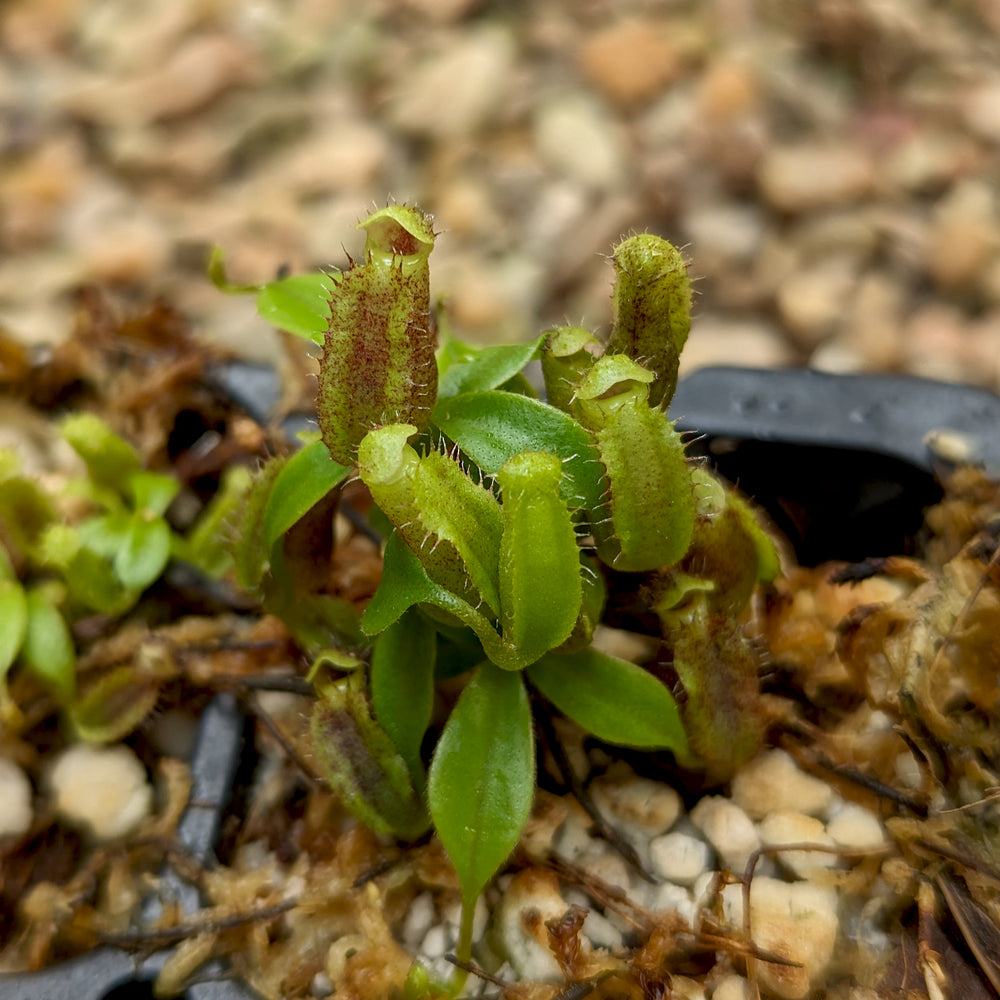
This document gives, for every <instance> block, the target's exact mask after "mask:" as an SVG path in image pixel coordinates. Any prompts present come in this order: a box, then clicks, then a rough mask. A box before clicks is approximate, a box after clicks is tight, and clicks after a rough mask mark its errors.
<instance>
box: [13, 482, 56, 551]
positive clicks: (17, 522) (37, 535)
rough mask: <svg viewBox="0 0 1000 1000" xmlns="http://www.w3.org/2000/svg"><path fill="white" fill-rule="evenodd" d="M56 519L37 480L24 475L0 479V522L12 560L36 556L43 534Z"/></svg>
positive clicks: (53, 507)
mask: <svg viewBox="0 0 1000 1000" xmlns="http://www.w3.org/2000/svg"><path fill="white" fill-rule="evenodd" d="M55 519H56V509H55V506H54V505H53V503H52V501H51V500H50V499H49V497H48V495H47V494H46V493H45V492H43V491H42V490H41V489H40V488H39V486H38V484H37V483H35V482H33V481H32V480H30V479H26V478H24V477H23V476H11V477H10V478H7V479H0V525H2V528H3V531H2V534H3V538H4V541H5V542H6V543H7V544H9V545H11V546H12V548H11V555H13V556H14V559H15V561H16V560H17V559H18V558H20V557H23V556H30V557H32V558H36V557H37V556H38V545H39V543H40V540H41V537H42V534H43V532H44V531H45V529H46V528H47V527H48V526H49V525H50V524H51V523H52V522H53V521H54V520H55Z"/></svg>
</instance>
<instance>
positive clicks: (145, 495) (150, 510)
mask: <svg viewBox="0 0 1000 1000" xmlns="http://www.w3.org/2000/svg"><path fill="white" fill-rule="evenodd" d="M127 486H128V493H129V494H130V495H131V497H132V504H133V507H134V509H135V511H136V512H137V513H142V514H144V515H145V516H146V517H147V518H153V517H162V516H163V515H164V514H165V513H166V512H167V508H168V507H169V506H170V504H171V503H173V499H174V497H175V496H177V494H178V492H180V488H181V484H180V483H179V482H177V480H176V479H174V478H173V476H165V475H163V474H162V473H160V472H146V471H142V472H136V473H134V474H133V475H131V476H129V478H128V484H127Z"/></svg>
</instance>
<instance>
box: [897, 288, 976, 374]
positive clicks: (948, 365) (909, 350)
mask: <svg viewBox="0 0 1000 1000" xmlns="http://www.w3.org/2000/svg"><path fill="white" fill-rule="evenodd" d="M965 327H966V322H965V317H964V316H963V315H962V312H961V310H960V309H958V308H956V307H955V306H952V305H947V304H945V303H942V302H931V303H928V304H927V305H925V306H921V307H919V308H918V309H917V310H916V311H915V312H914V313H913V314H912V315H911V316H910V318H909V319H908V320H907V322H906V323H905V325H904V327H903V334H902V337H901V341H902V347H903V357H904V364H905V367H906V370H907V371H908V372H910V373H911V374H913V375H923V376H924V377H925V378H937V379H943V380H945V381H953V382H959V381H961V380H962V379H963V378H964V376H965V371H966V367H965V364H964V363H963V358H964V355H965V354H966V351H967V346H968V344H967V336H966V329H965Z"/></svg>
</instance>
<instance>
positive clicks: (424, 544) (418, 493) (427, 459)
mask: <svg viewBox="0 0 1000 1000" xmlns="http://www.w3.org/2000/svg"><path fill="white" fill-rule="evenodd" d="M415 433H416V428H415V427H413V425H412V424H388V425H387V426H385V427H380V428H378V429H377V430H374V431H372V432H371V433H370V434H368V435H366V437H365V439H364V440H363V441H362V442H361V447H360V448H359V449H358V474H359V475H360V477H361V479H362V481H363V482H364V483H365V485H366V486H367V487H368V488H369V490H371V494H372V498H373V499H374V501H375V503H376V504H377V505H378V507H379V509H380V510H381V511H382V512H383V513H384V514H385V515H386V516H387V517H388V518H389V520H390V521H392V523H393V524H394V525H395V526H396V530H397V531H398V532H399V534H400V535H401V536H402V537H403V539H404V540H405V541H406V544H407V545H409V547H410V548H411V549H412V550H413V551H414V553H416V556H417V558H418V559H419V560H420V562H421V563H422V564H423V565H424V567H425V568H426V569H427V573H428V575H429V576H430V578H431V579H432V580H434V582H435V583H437V584H440V585H441V586H442V587H445V588H446V589H447V590H450V591H451V592H452V593H453V594H455V595H457V596H458V597H461V598H462V599H463V600H464V601H466V602H467V603H469V604H471V605H473V606H478V605H479V604H480V603H481V602H485V603H486V606H487V607H488V608H489V610H490V611H491V612H492V613H493V615H494V616H496V615H499V613H500V594H499V590H498V587H499V560H500V536H501V534H502V532H503V522H502V519H501V513H500V503H499V501H498V500H497V498H496V497H495V496H494V495H493V493H492V492H491V491H490V490H488V489H487V488H486V487H485V486H483V485H481V484H479V483H476V482H474V481H473V480H472V479H471V478H470V477H469V476H468V475H467V474H466V473H465V471H464V470H463V469H462V467H461V466H460V465H459V463H458V462H457V461H456V460H455V459H454V458H452V457H450V456H449V455H443V454H441V452H439V451H433V450H432V451H430V452H428V453H427V454H426V455H423V456H420V455H418V454H417V452H416V451H415V450H414V449H413V448H412V447H411V446H410V445H409V444H408V443H407V441H408V438H410V437H412V436H413V434H415Z"/></svg>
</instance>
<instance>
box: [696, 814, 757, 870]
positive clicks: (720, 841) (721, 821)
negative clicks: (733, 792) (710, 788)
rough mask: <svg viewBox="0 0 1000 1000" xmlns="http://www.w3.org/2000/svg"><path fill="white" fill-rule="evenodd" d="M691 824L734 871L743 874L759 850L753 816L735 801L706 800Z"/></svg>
mask: <svg viewBox="0 0 1000 1000" xmlns="http://www.w3.org/2000/svg"><path fill="white" fill-rule="evenodd" d="M691 822H692V823H694V825H695V826H696V827H697V828H698V829H699V830H701V832H702V833H703V834H704V835H705V837H706V838H707V839H708V842H709V843H710V844H711V845H712V846H713V847H714V848H715V849H716V851H718V853H719V857H720V858H721V859H722V861H723V862H724V863H725V864H726V865H727V866H728V867H729V869H730V870H731V871H733V872H736V873H741V872H742V871H743V869H744V868H745V867H746V863H747V861H748V860H749V858H750V855H751V854H753V852H754V851H756V850H757V848H758V847H760V837H759V836H758V834H757V830H756V828H755V827H754V825H753V822H752V820H751V819H750V817H749V816H748V815H747V814H746V813H745V812H744V811H743V810H742V809H741V808H740V807H739V806H738V805H737V804H736V803H735V802H733V801H731V800H729V799H724V798H722V797H721V796H718V795H709V796H706V797H705V798H703V799H702V800H701V801H700V802H699V803H698V804H697V805H696V806H695V807H694V809H692V810H691Z"/></svg>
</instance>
